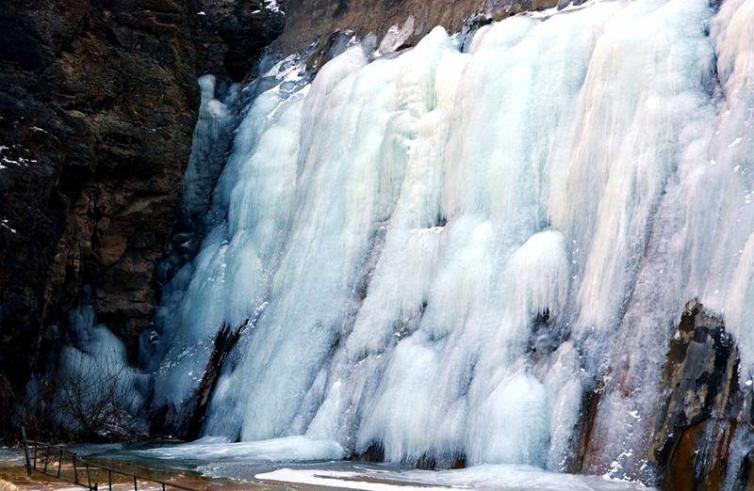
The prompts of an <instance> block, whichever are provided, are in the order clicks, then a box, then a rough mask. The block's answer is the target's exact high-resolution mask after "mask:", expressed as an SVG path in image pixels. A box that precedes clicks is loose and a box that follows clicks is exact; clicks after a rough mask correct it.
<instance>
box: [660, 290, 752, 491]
mask: <svg viewBox="0 0 754 491" xmlns="http://www.w3.org/2000/svg"><path fill="white" fill-rule="evenodd" d="M738 365H739V355H738V349H737V348H736V345H735V342H734V340H733V338H732V337H731V336H730V334H728V333H727V332H726V331H725V325H724V323H723V321H722V319H721V318H720V317H718V316H715V315H712V314H710V313H708V312H706V311H705V310H704V307H703V305H702V304H700V303H698V302H696V301H692V302H690V303H689V304H688V305H687V306H686V311H685V312H684V314H683V317H682V319H681V322H680V324H679V326H678V329H677V331H676V332H675V334H674V336H673V339H672V341H671V345H670V349H669V352H668V361H667V365H666V367H665V372H664V375H663V380H662V387H664V392H663V394H662V395H663V397H662V398H661V400H660V401H659V403H658V408H657V426H656V431H655V437H654V442H653V444H652V447H651V450H650V455H649V460H650V462H652V463H653V464H655V465H656V466H657V470H658V474H659V475H660V476H662V488H663V489H688V490H717V489H726V486H727V487H728V488H730V486H732V487H733V489H750V487H747V486H748V485H749V484H747V483H750V482H751V479H752V476H751V468H750V466H749V467H747V466H746V461H747V458H748V459H750V456H749V457H747V456H748V455H750V452H748V453H746V451H745V449H744V453H746V455H747V456H744V457H743V459H741V463H740V464H739V465H738V468H734V469H729V468H730V467H733V466H731V463H733V460H736V456H735V455H734V454H735V452H736V451H737V449H736V448H734V445H733V441H734V437H735V436H736V434H737V433H739V438H740V437H741V436H745V435H750V434H751V433H752V427H751V424H750V421H751V418H750V415H749V414H747V411H746V407H749V406H750V404H751V395H750V393H748V394H747V393H746V391H742V390H741V389H740V385H739V380H738ZM749 392H750V391H749ZM726 479H727V485H726Z"/></svg>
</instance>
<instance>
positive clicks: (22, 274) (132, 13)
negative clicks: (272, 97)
mask: <svg viewBox="0 0 754 491" xmlns="http://www.w3.org/2000/svg"><path fill="white" fill-rule="evenodd" d="M281 5H282V3H281ZM283 22H284V16H283V14H282V12H281V11H280V10H279V8H278V7H277V6H276V7H275V8H274V9H272V8H269V2H265V1H264V0H244V1H240V0H239V1H225V2H216V1H210V0H82V1H76V2H65V1H60V0H39V1H35V2H28V1H26V0H9V1H7V2H4V4H3V8H2V9H0V325H1V326H2V327H1V328H0V333H1V334H0V335H1V336H2V338H1V340H0V385H2V386H4V387H8V390H3V394H2V395H0V399H5V401H6V402H7V401H13V400H14V399H16V398H18V397H20V395H21V394H22V393H23V390H24V384H25V381H26V379H27V378H28V376H29V373H30V371H32V370H35V369H39V368H41V366H42V365H44V363H45V362H46V361H47V355H48V352H54V350H49V349H47V347H49V346H52V343H53V341H52V340H53V339H56V338H58V337H60V336H64V335H65V330H66V324H67V312H68V311H69V310H70V309H71V308H72V307H73V306H74V305H76V304H77V303H78V302H79V301H80V298H81V296H82V292H83V290H84V289H89V290H90V294H91V295H90V296H91V298H92V301H93V305H94V307H95V310H96V315H97V320H98V321H99V322H104V323H106V324H107V325H108V326H109V327H110V328H112V329H113V331H115V332H116V333H117V334H118V335H119V336H120V337H121V338H122V339H124V340H125V341H126V342H127V343H128V345H129V348H130V350H131V352H132V354H133V353H135V351H136V348H137V339H138V335H139V334H140V333H141V331H142V330H143V329H144V328H145V327H146V326H147V325H149V324H150V323H151V322H152V317H153V313H154V308H155V303H156V301H157V299H158V295H159V288H158V285H157V284H156V282H155V279H154V270H155V264H156V263H157V262H158V260H159V259H160V258H161V256H162V255H163V253H164V250H165V247H166V243H167V241H168V240H169V238H170V236H171V234H172V230H173V227H174V225H175V222H176V210H177V200H178V190H179V188H180V182H181V179H182V175H183V171H184V168H185V165H186V162H187V161H188V155H189V150H190V148H191V135H192V128H193V125H194V122H195V119H196V111H197V108H198V105H199V104H198V101H199V98H198V93H199V91H198V87H197V84H196V78H197V77H198V76H199V75H201V74H202V73H205V72H206V71H211V72H214V73H215V74H217V75H218V76H219V77H220V79H221V80H225V81H231V80H240V79H242V78H243V77H244V76H245V75H246V73H247V72H248V71H249V69H250V68H251V67H252V64H253V63H254V60H255V58H256V57H257V56H258V55H259V53H261V50H262V49H263V48H264V46H266V45H267V44H269V42H271V41H272V40H273V39H274V38H275V37H276V36H277V35H278V34H279V33H280V32H281V30H282V27H283ZM7 406H8V404H5V403H3V402H2V401H0V408H4V407H7ZM6 413H7V411H6ZM6 415H7V414H0V421H2V420H3V419H4V416H6Z"/></svg>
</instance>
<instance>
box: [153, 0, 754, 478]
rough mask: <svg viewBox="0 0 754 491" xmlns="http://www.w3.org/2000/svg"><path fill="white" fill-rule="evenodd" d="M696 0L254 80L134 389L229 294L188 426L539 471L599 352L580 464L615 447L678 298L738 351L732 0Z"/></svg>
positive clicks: (736, 79) (745, 304)
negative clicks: (593, 436) (229, 350)
mask: <svg viewBox="0 0 754 491" xmlns="http://www.w3.org/2000/svg"><path fill="white" fill-rule="evenodd" d="M707 4H708V2H707V1H706V0H669V1H661V0H636V1H633V2H627V1H605V2H595V3H593V4H590V5H589V6H587V7H584V8H580V9H573V10H571V11H569V12H567V13H562V14H555V15H551V16H549V17H547V18H533V17H527V16H516V17H513V18H510V19H507V20H505V21H502V22H499V23H496V24H493V25H491V26H486V27H484V28H482V29H481V30H480V31H478V32H477V33H476V35H475V37H474V40H473V42H472V43H471V46H470V48H469V50H468V52H460V51H459V49H458V46H457V43H456V41H454V40H452V39H451V38H449V36H448V35H447V34H446V32H445V31H444V30H443V29H441V28H437V29H435V30H433V31H432V32H431V33H430V34H428V35H427V36H426V37H425V38H424V39H423V40H422V41H421V42H420V43H419V44H418V45H417V46H416V47H415V48H413V49H411V50H407V51H404V52H403V53H402V54H401V55H400V56H397V57H392V58H391V59H386V58H378V59H376V60H374V61H373V62H371V63H370V62H369V60H368V59H367V57H366V56H365V54H364V52H363V50H362V49H361V48H360V47H359V46H354V47H351V48H350V49H348V50H347V51H346V52H345V53H344V54H342V55H341V56H339V57H337V58H335V59H334V60H332V61H331V62H330V63H328V64H327V65H325V66H324V67H323V69H322V70H321V71H320V73H319V74H318V75H317V77H316V79H315V80H314V81H313V82H312V83H311V84H310V85H307V86H306V87H304V88H303V89H301V90H299V91H297V92H295V93H294V94H293V95H290V96H287V95H285V94H284V93H283V92H281V91H280V90H276V89H272V90H270V91H268V92H265V93H263V94H261V95H260V96H259V97H257V98H256V99H255V100H254V101H253V103H252V105H251V107H250V108H249V109H248V112H247V115H246V117H245V119H244V120H243V122H242V123H241V126H240V127H239V129H238V131H237V135H236V140H235V144H234V150H233V152H232V155H231V156H230V158H229V161H228V163H227V166H226V168H225V170H224V173H223V175H222V176H221V179H220V182H219V184H218V186H217V188H216V190H215V194H214V199H215V204H214V212H215V213H217V211H218V210H221V211H222V210H224V211H225V212H226V218H224V219H222V220H219V221H217V223H216V224H215V226H214V228H213V229H212V230H211V231H210V232H208V233H207V235H206V237H205V239H204V244H203V246H202V250H201V253H200V254H199V255H198V256H197V258H196V259H195V260H194V261H193V263H191V264H189V265H187V266H186V267H185V268H184V269H183V270H182V271H181V272H180V273H179V274H178V275H177V277H176V279H175V280H174V282H173V284H172V285H171V287H170V288H169V291H170V292H172V293H170V294H169V295H167V300H166V301H165V304H164V305H163V307H162V313H163V319H165V321H164V322H165V325H164V329H165V331H166V333H167V335H166V337H165V339H168V340H169V343H170V345H169V346H170V348H171V351H170V352H169V353H168V354H167V355H166V356H165V358H164V359H163V360H162V365H161V369H160V371H159V372H158V374H157V387H158V388H159V390H158V391H157V395H158V400H157V403H158V404H159V403H165V402H172V403H174V404H179V403H180V402H181V401H183V400H186V399H187V398H191V397H193V390H195V388H196V386H197V384H198V378H194V379H193V380H192V379H190V377H187V376H186V373H187V372H188V371H192V372H193V373H194V374H197V373H201V372H202V370H203V369H204V366H205V363H206V360H207V358H208V351H209V348H208V346H209V345H211V341H212V339H213V337H214V335H215V333H216V332H217V330H218V329H219V328H220V327H221V326H222V325H223V323H225V322H227V323H229V324H230V325H232V326H237V325H240V324H241V323H242V322H243V321H244V320H245V319H247V318H249V317H251V318H252V319H254V322H253V324H252V326H251V327H250V328H249V330H248V331H247V332H246V333H245V335H244V337H243V339H242V341H241V343H240V344H239V347H238V349H237V350H236V351H235V352H234V353H233V356H232V357H231V360H230V362H229V363H228V364H227V365H226V367H225V368H226V369H225V372H224V374H223V376H222V378H221V380H220V382H219V385H218V388H217V390H216V392H215V396H214V400H213V401H212V404H211V407H210V413H209V421H208V423H207V426H206V428H205V433H206V434H208V435H225V436H228V437H231V438H235V437H237V436H239V435H240V437H241V439H242V440H245V441H246V440H263V439H268V438H273V437H279V436H285V435H306V436H307V437H309V438H312V439H315V440H335V441H337V442H339V443H340V444H341V445H342V446H343V447H344V448H346V449H347V450H348V451H355V452H363V451H365V450H367V448H369V447H370V446H371V445H372V444H373V443H375V442H381V443H382V445H383V446H384V451H385V457H386V458H387V459H389V460H392V461H399V460H408V461H412V460H416V459H418V458H420V457H421V456H422V455H424V454H430V455H433V456H436V457H437V458H438V459H440V460H442V459H446V461H451V460H452V459H453V458H454V457H455V456H457V455H461V454H463V455H465V456H466V459H467V462H469V463H471V464H480V463H516V464H532V465H537V466H543V467H546V468H548V469H553V470H559V469H563V468H564V467H565V466H566V465H567V462H568V458H569V456H570V455H572V452H573V448H574V446H575V444H574V442H573V438H574V433H573V428H574V427H575V424H576V422H577V420H578V418H579V411H580V404H581V400H582V394H583V391H584V390H586V388H588V387H590V386H591V385H592V384H593V380H594V378H595V377H596V376H597V375H598V374H600V373H604V369H605V368H606V367H608V366H612V367H613V369H614V370H617V369H620V370H622V371H624V372H626V373H625V374H623V375H622V379H621V380H619V381H618V380H614V381H613V382H610V380H613V379H609V380H608V384H607V389H606V390H607V391H608V394H607V396H606V400H605V401H604V404H603V406H604V408H605V411H606V412H605V413H601V414H604V415H605V417H604V418H603V420H602V421H601V423H598V433H597V434H598V435H599V437H600V438H602V439H603V440H602V442H603V444H604V447H605V450H604V458H605V462H604V463H603V464H600V465H596V466H597V468H598V471H600V472H604V471H606V470H609V469H613V470H614V472H613V473H614V474H615V475H623V474H624V473H629V474H630V473H635V471H636V469H637V468H638V467H639V466H640V465H641V462H639V461H635V462H634V461H631V456H632V455H634V456H637V455H643V452H642V451H641V448H640V446H641V445H645V444H646V442H645V440H644V439H642V438H641V435H642V434H643V433H642V432H643V431H644V430H642V428H643V426H642V425H646V426H647V427H648V426H649V425H650V421H649V418H645V417H643V415H644V414H645V413H646V412H647V411H649V410H650V409H651V408H652V404H653V401H655V400H656V384H654V383H652V382H653V381H656V380H657V379H658V378H659V370H660V367H661V364H662V362H663V360H664V356H665V351H666V347H667V341H668V339H669V336H670V335H671V333H672V326H673V324H674V323H675V322H677V319H678V318H679V314H680V312H681V309H682V308H683V305H684V304H685V302H686V300H688V299H689V298H692V297H694V296H698V297H699V298H700V299H701V300H702V301H703V302H704V303H705V305H706V306H707V307H710V308H713V309H716V310H719V311H720V312H722V313H723V314H724V315H725V318H726V322H727V325H728V328H729V329H730V330H731V332H733V333H734V334H735V335H736V337H737V339H738V341H739V343H740V346H741V348H742V350H743V360H744V366H745V367H746V370H749V369H750V367H751V366H752V365H754V335H752V334H751V332H750V330H749V329H747V327H746V324H745V320H746V319H751V318H752V315H753V314H754V311H752V309H753V308H754V307H752V306H754V274H753V273H752V268H754V235H753V234H752V230H753V229H754V208H752V206H751V204H750V202H751V198H752V194H751V193H752V173H751V172H752V163H753V157H752V155H754V138H753V136H754V132H753V131H752V123H754V90H752V84H754V53H753V52H752V49H753V46H754V45H753V44H752V43H751V39H752V38H753V37H754V32H753V31H752V29H754V0H727V1H726V2H725V3H724V4H723V6H722V8H721V10H720V12H719V13H718V14H715V13H714V12H712V11H711V9H710V8H709V7H708V5H707ZM710 25H711V35H707V34H706V32H705V31H706V29H707V27H708V26H710ZM716 55H717V57H718V58H717V65H718V66H717V71H718V74H719V84H718V82H717V80H716V79H715V75H714V73H715V65H714V64H715V60H716V58H715V56H716ZM734 142H735V145H733V143H734ZM218 216H222V214H220V215H218ZM543 322H546V323H547V324H546V325H544V326H542V324H543ZM535 326H538V332H539V333H540V334H541V333H542V332H545V333H546V335H547V336H548V337H549V338H550V339H551V340H554V341H553V346H552V348H551V349H544V350H539V351H538V352H537V353H532V351H531V349H530V346H531V343H530V339H531V337H532V331H533V329H534V327H535ZM186 353H200V356H193V355H186ZM181 354H183V355H181ZM181 356H182V357H181ZM639 381H643V382H642V383H639ZM609 418H614V419H609ZM610 422H612V423H610ZM603 423H604V424H603ZM608 423H610V424H608ZM600 428H601V429H600ZM627 456H628V457H627ZM611 464H613V465H611Z"/></svg>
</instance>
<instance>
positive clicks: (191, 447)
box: [135, 436, 345, 463]
mask: <svg viewBox="0 0 754 491" xmlns="http://www.w3.org/2000/svg"><path fill="white" fill-rule="evenodd" d="M135 453H136V454H139V455H142V456H146V457H151V458H156V459H167V460H180V459H184V460H186V459H189V460H190V459H201V460H202V461H210V462H222V461H223V460H243V461H245V462H247V463H249V462H256V461H297V460H303V461H310V460H338V459H342V458H343V457H344V456H345V455H344V452H343V448H342V447H341V446H340V445H338V443H337V442H334V441H322V440H319V441H318V440H312V439H310V438H306V437H303V436H290V437H285V438H276V439H272V440H263V441H257V442H241V443H228V442H227V441H217V440H213V439H204V440H198V441H195V442H192V443H184V444H181V445H172V446H165V447H158V448H152V449H149V450H142V451H136V452H135Z"/></svg>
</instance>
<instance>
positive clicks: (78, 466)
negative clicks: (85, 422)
mask: <svg viewBox="0 0 754 491" xmlns="http://www.w3.org/2000/svg"><path fill="white" fill-rule="evenodd" d="M21 435H22V437H23V445H24V459H25V461H26V473H27V474H28V475H29V477H31V475H32V474H33V473H34V472H39V473H41V474H44V475H46V476H49V477H53V478H55V479H60V480H61V481H66V482H69V483H71V484H76V485H78V486H81V487H82V488H86V489H89V490H91V491H98V490H99V489H108V490H110V491H111V490H112V489H113V485H121V486H122V485H123V484H128V485H129V486H130V483H131V482H133V487H134V490H135V491H138V489H139V481H146V482H149V483H153V484H157V485H159V486H160V487H161V489H162V490H163V491H165V490H167V489H182V490H185V491H197V490H195V489H194V488H188V487H186V486H181V485H179V484H172V483H169V482H165V481H160V480H159V479H153V478H151V477H144V476H140V475H138V474H135V473H133V472H126V471H123V470H120V469H115V468H113V467H109V466H106V465H103V464H98V463H94V462H92V461H90V460H87V459H84V458H82V457H81V456H80V455H78V454H77V453H76V452H71V451H70V450H67V449H66V448H65V446H64V445H54V444H51V443H47V442H39V441H36V440H29V439H28V438H27V436H26V429H25V428H21ZM43 454H44V455H43ZM68 462H70V464H71V465H70V467H69V466H68ZM64 463H65V465H64ZM56 467H57V469H56ZM71 471H72V472H71ZM114 475H115V476H124V477H126V478H128V480H127V481H126V482H125V483H124V482H123V481H121V482H116V483H114V482H113V476H114ZM105 477H106V478H107V481H106V482H104V479H105ZM100 479H102V480H103V482H100V481H99V480H100Z"/></svg>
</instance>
